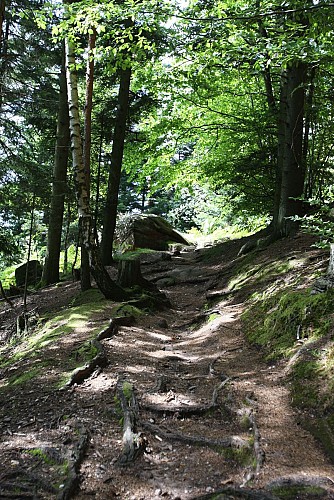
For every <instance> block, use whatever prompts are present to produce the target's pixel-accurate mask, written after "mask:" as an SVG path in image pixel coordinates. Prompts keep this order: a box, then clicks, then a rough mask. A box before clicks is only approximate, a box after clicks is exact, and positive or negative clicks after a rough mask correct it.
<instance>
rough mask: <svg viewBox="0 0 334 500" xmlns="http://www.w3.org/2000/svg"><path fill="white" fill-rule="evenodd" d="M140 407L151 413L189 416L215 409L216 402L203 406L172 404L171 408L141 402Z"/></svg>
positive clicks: (216, 406)
mask: <svg viewBox="0 0 334 500" xmlns="http://www.w3.org/2000/svg"><path fill="white" fill-rule="evenodd" d="M140 406H141V408H142V409H143V410H146V411H151V412H152V413H163V414H165V415H178V416H179V417H181V418H182V417H189V416H191V415H204V414H205V413H208V412H210V411H214V410H217V408H218V405H217V404H210V405H204V406H174V407H173V408H171V407H170V406H169V407H163V406H157V405H151V404H147V403H141V405H140Z"/></svg>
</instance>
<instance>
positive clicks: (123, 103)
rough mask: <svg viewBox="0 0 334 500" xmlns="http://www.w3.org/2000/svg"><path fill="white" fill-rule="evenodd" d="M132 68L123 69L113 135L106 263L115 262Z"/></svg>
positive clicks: (104, 239) (103, 246)
mask: <svg viewBox="0 0 334 500" xmlns="http://www.w3.org/2000/svg"><path fill="white" fill-rule="evenodd" d="M130 80H131V68H130V67H129V68H126V69H121V73H120V84H119V91H118V105H117V114H116V122H115V128H114V135H113V145H112V152H111V162H110V169H109V180H108V190H107V199H106V203H105V209H104V219H103V234H102V243H101V254H102V261H103V263H104V265H110V264H111V263H112V262H113V257H112V251H113V239H114V234H115V228H116V218H117V205H118V193H119V186H120V180H121V171H122V160H123V152H124V141H125V133H126V122H127V118H128V110H129V91H130Z"/></svg>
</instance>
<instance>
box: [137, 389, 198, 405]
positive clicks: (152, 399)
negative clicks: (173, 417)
mask: <svg viewBox="0 0 334 500" xmlns="http://www.w3.org/2000/svg"><path fill="white" fill-rule="evenodd" d="M145 401H146V402H147V403H151V404H154V405H158V406H159V407H161V408H164V407H165V406H166V408H171V407H173V406H176V407H178V406H180V404H182V405H185V406H187V407H189V408H191V407H196V406H198V404H199V403H202V402H201V401H199V400H198V398H196V397H194V396H192V395H191V394H188V393H181V392H174V391H173V392H172V393H167V394H160V393H153V394H146V395H145Z"/></svg>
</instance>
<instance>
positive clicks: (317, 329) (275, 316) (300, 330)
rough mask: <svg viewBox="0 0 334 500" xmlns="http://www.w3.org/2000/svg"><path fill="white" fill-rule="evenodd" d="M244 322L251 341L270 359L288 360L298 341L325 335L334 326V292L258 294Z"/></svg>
mask: <svg viewBox="0 0 334 500" xmlns="http://www.w3.org/2000/svg"><path fill="white" fill-rule="evenodd" d="M252 299H253V300H252V303H251V305H250V306H249V308H248V309H247V310H246V312H245V313H244V314H243V316H242V319H243V322H244V325H245V328H246V335H247V337H248V339H249V340H250V342H252V343H254V344H257V345H259V346H262V347H264V349H265V351H266V353H267V359H277V358H280V357H289V356H290V355H291V354H292V353H293V352H294V348H295V347H296V340H297V338H298V337H299V338H305V339H311V338H312V339H315V338H319V337H321V336H323V335H325V334H326V333H327V332H328V330H329V327H330V326H331V324H332V319H331V317H330V314H331V313H333V312H334V293H333V291H328V292H327V293H324V294H318V295H311V294H310V290H309V289H305V290H298V291H297V290H293V289H291V288H290V289H288V290H284V291H278V292H276V293H272V294H267V295H266V294H262V296H261V295H259V294H257V295H256V296H253V297H252Z"/></svg>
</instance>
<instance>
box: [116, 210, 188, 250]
mask: <svg viewBox="0 0 334 500" xmlns="http://www.w3.org/2000/svg"><path fill="white" fill-rule="evenodd" d="M116 241H117V243H118V244H119V245H120V246H121V247H123V248H124V249H125V250H126V249H132V250H133V249H136V248H150V249H152V250H168V247H169V244H170V243H181V244H182V245H185V246H187V245H189V243H188V241H187V240H185V239H184V238H183V236H182V235H181V234H180V233H178V232H177V231H175V229H173V227H172V226H171V224H169V222H167V221H166V220H164V219H163V218H162V217H160V216H158V215H153V214H130V215H127V216H123V217H122V218H121V219H120V220H119V221H118V224H117V230H116Z"/></svg>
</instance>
